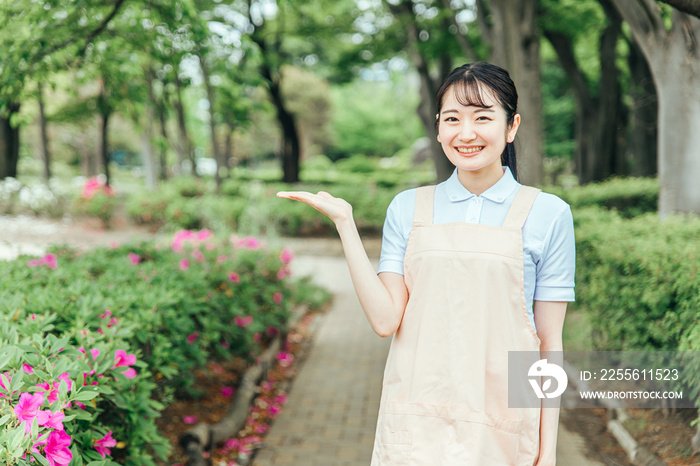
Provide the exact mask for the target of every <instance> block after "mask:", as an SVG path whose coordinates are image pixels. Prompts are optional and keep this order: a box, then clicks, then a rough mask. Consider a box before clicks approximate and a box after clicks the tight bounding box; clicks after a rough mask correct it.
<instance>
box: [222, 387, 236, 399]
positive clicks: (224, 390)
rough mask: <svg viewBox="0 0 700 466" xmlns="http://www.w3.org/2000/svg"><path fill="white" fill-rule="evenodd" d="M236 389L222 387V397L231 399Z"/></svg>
mask: <svg viewBox="0 0 700 466" xmlns="http://www.w3.org/2000/svg"><path fill="white" fill-rule="evenodd" d="M233 392H234V388H233V387H221V395H222V396H223V397H224V398H230V397H231V396H233Z"/></svg>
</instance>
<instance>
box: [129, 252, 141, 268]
mask: <svg viewBox="0 0 700 466" xmlns="http://www.w3.org/2000/svg"><path fill="white" fill-rule="evenodd" d="M127 257H128V258H129V260H130V261H131V264H132V265H136V264H138V263H139V262H141V256H139V255H138V254H135V253H133V252H130V253H129V254H127Z"/></svg>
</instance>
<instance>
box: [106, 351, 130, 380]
mask: <svg viewBox="0 0 700 466" xmlns="http://www.w3.org/2000/svg"><path fill="white" fill-rule="evenodd" d="M134 364H136V355H135V354H126V351H124V350H117V351H115V352H114V366H113V367H112V369H116V368H117V367H129V366H133V365H134ZM123 374H124V377H126V378H127V379H133V378H134V377H136V371H135V370H134V369H133V368H131V367H129V368H128V369H127V370H125V371H124V372H123Z"/></svg>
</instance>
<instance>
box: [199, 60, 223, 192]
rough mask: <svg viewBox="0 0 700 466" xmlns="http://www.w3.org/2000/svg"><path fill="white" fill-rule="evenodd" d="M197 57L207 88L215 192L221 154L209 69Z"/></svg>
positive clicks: (217, 184)
mask: <svg viewBox="0 0 700 466" xmlns="http://www.w3.org/2000/svg"><path fill="white" fill-rule="evenodd" d="M197 57H198V58H199V66H200V68H201V69H202V78H203V81H204V88H205V89H206V90H207V99H208V100H209V130H210V137H211V150H212V155H213V156H214V161H215V162H216V172H215V173H214V180H215V181H216V190H217V192H218V191H219V189H220V188H221V176H220V175H219V168H220V167H221V156H220V155H219V145H218V144H217V142H216V120H215V118H214V102H215V100H214V88H213V87H212V85H211V83H210V82H209V69H208V68H207V65H206V63H205V61H204V57H202V56H201V55H198V56H197Z"/></svg>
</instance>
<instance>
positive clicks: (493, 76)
mask: <svg viewBox="0 0 700 466" xmlns="http://www.w3.org/2000/svg"><path fill="white" fill-rule="evenodd" d="M451 87H454V92H455V97H456V98H457V102H459V103H460V104H462V105H472V106H475V107H482V108H485V107H488V105H486V103H485V102H484V99H483V96H482V92H483V91H484V90H487V91H490V92H491V93H492V94H493V96H494V98H495V99H496V101H497V102H498V104H499V105H500V106H501V107H502V108H503V110H505V112H506V122H507V124H508V126H509V127H510V126H511V125H512V124H513V118H514V117H515V114H516V109H517V107H518V91H517V90H516V89H515V84H514V83H513V80H512V79H510V75H509V74H508V72H507V71H506V70H504V69H503V68H501V67H499V66H496V65H492V64H491V63H486V62H476V63H466V64H464V65H462V66H460V67H459V68H455V69H454V70H452V73H450V75H449V76H448V77H447V78H445V81H443V83H442V86H440V89H439V90H438V92H437V99H436V100H437V114H438V115H439V114H440V110H441V109H442V102H443V100H444V98H445V93H446V92H447V90H448V89H450V88H451ZM438 124H439V118H438V119H436V120H435V125H436V127H437V125H438ZM501 164H502V165H506V166H508V168H510V171H511V172H512V173H513V177H514V178H515V179H516V180H517V179H518V170H517V163H516V159H515V146H514V145H513V143H512V142H508V143H506V148H505V149H504V150H503V153H502V154H501Z"/></svg>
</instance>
